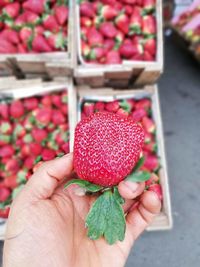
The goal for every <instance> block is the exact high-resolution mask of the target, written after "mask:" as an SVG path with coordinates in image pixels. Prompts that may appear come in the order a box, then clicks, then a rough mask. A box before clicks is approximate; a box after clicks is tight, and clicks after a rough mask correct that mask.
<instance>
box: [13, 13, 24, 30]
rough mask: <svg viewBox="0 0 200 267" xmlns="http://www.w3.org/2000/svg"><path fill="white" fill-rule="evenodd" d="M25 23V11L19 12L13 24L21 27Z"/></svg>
mask: <svg viewBox="0 0 200 267" xmlns="http://www.w3.org/2000/svg"><path fill="white" fill-rule="evenodd" d="M25 24H26V13H22V14H20V15H19V16H18V17H17V18H16V19H15V22H14V25H15V26H17V27H22V26H24V25H25Z"/></svg>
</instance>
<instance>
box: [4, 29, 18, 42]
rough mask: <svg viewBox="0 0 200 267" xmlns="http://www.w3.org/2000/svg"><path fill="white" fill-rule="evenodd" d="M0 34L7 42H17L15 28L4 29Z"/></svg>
mask: <svg viewBox="0 0 200 267" xmlns="http://www.w3.org/2000/svg"><path fill="white" fill-rule="evenodd" d="M1 36H2V37H5V39H6V40H7V41H8V42H11V43H12V44H18V43H19V34H18V32H16V31H15V30H12V29H5V30H3V31H2V33H1Z"/></svg>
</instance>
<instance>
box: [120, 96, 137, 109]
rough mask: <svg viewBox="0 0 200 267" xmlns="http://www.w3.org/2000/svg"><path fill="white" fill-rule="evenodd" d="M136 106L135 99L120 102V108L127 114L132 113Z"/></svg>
mask: <svg viewBox="0 0 200 267" xmlns="http://www.w3.org/2000/svg"><path fill="white" fill-rule="evenodd" d="M134 106H135V100H133V99H126V100H121V101H120V107H121V108H123V109H124V110H125V111H127V112H131V111H132V109H133V108H134Z"/></svg>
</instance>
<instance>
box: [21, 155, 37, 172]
mask: <svg viewBox="0 0 200 267" xmlns="http://www.w3.org/2000/svg"><path fill="white" fill-rule="evenodd" d="M34 163H35V157H33V156H29V157H27V158H26V159H25V161H24V167H25V168H26V169H28V170H31V169H32V168H33V166H34Z"/></svg>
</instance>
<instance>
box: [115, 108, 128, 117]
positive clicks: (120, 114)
mask: <svg viewBox="0 0 200 267" xmlns="http://www.w3.org/2000/svg"><path fill="white" fill-rule="evenodd" d="M116 114H117V115H119V116H121V117H123V118H127V117H128V116H129V113H128V111H126V110H124V109H123V108H119V109H118V111H117V112H116Z"/></svg>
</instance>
